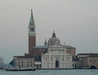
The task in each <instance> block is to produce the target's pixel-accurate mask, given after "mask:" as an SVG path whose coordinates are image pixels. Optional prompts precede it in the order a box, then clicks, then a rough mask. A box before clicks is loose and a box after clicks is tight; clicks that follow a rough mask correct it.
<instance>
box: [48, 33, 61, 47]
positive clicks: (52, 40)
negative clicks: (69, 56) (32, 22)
mask: <svg viewBox="0 0 98 75" xmlns="http://www.w3.org/2000/svg"><path fill="white" fill-rule="evenodd" d="M48 45H49V46H52V45H60V40H59V39H58V38H57V37H56V34H55V32H53V34H52V37H51V38H50V39H49V40H48Z"/></svg>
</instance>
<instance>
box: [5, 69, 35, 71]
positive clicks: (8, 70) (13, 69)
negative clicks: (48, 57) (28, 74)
mask: <svg viewBox="0 0 98 75" xmlns="http://www.w3.org/2000/svg"><path fill="white" fill-rule="evenodd" d="M35 70H36V69H6V71H35Z"/></svg>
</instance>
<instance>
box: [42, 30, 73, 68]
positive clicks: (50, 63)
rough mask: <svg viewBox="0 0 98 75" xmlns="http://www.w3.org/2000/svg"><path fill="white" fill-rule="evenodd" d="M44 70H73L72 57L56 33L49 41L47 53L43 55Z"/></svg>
mask: <svg viewBox="0 0 98 75" xmlns="http://www.w3.org/2000/svg"><path fill="white" fill-rule="evenodd" d="M42 68H73V67H72V55H71V54H68V53H66V48H65V47H64V46H63V45H61V44H60V40H59V39H58V38H57V37H56V34H55V32H54V33H53V35H52V37H51V38H50V39H49V41H48V48H47V51H46V52H44V53H43V54H42Z"/></svg>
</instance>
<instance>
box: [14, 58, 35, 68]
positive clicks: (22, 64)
mask: <svg viewBox="0 0 98 75" xmlns="http://www.w3.org/2000/svg"><path fill="white" fill-rule="evenodd" d="M13 59H14V67H15V68H28V69H31V68H34V58H32V57H26V56H14V58H13Z"/></svg>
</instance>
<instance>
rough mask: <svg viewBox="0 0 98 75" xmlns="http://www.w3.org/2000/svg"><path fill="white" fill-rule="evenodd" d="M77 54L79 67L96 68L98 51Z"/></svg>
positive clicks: (97, 65) (97, 66)
mask: <svg viewBox="0 0 98 75" xmlns="http://www.w3.org/2000/svg"><path fill="white" fill-rule="evenodd" d="M77 56H78V58H79V63H80V67H81V68H98V53H80V54H78V55H77Z"/></svg>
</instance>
